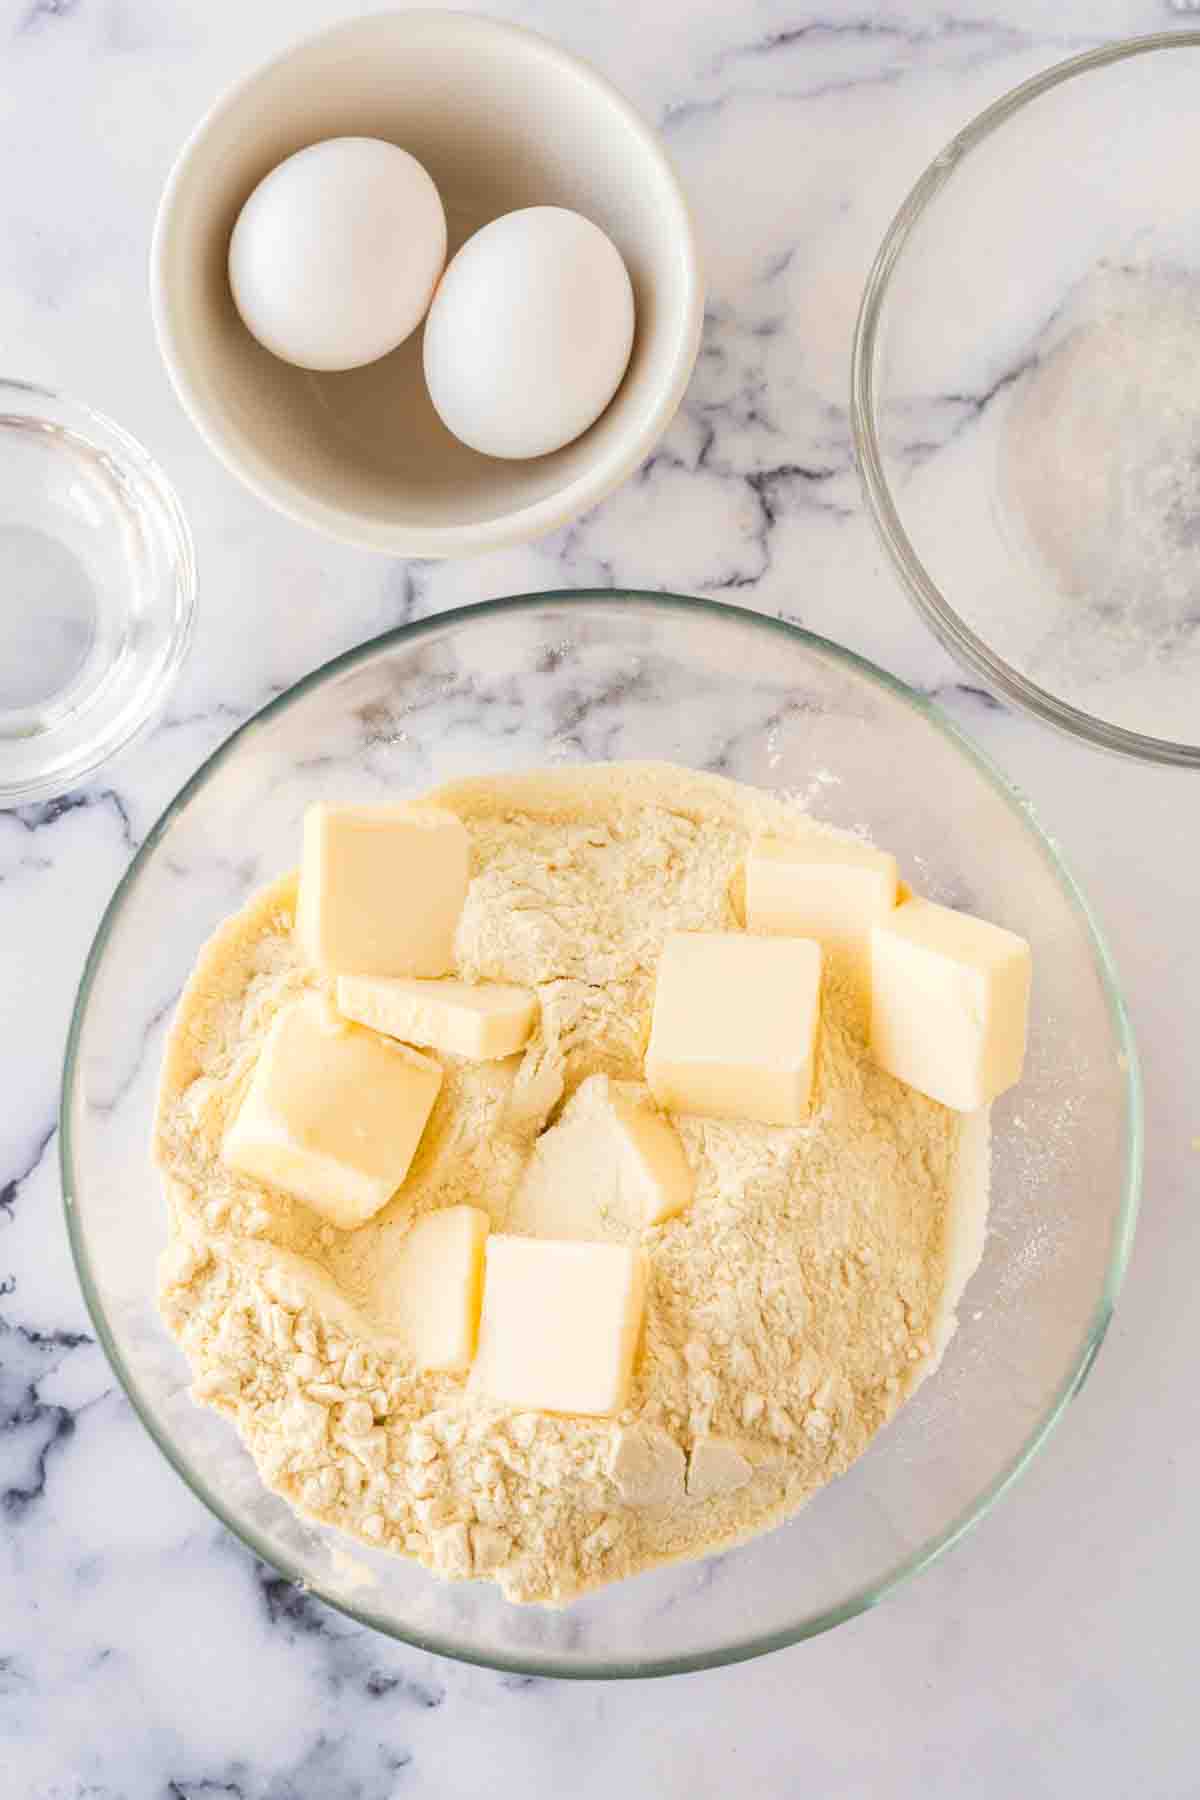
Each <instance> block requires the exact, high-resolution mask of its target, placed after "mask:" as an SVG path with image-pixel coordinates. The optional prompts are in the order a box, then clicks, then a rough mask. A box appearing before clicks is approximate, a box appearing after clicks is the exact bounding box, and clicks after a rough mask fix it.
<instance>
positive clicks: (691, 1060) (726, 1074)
mask: <svg viewBox="0 0 1200 1800" xmlns="http://www.w3.org/2000/svg"><path fill="white" fill-rule="evenodd" d="M820 989H821V949H820V945H818V944H814V943H812V942H811V941H810V940H809V939H807V938H790V937H751V936H750V935H749V934H748V933H746V932H740V931H676V932H673V933H672V934H671V935H670V936H669V937H668V938H667V941H666V943H665V944H664V946H663V953H662V957H661V959H660V961H659V965H658V983H657V986H656V989H655V994H654V1018H653V1023H652V1026H651V1030H650V1045H649V1048H648V1050H647V1052H646V1080H647V1081H648V1082H649V1084H650V1088H651V1091H652V1092H653V1094H654V1097H655V1099H656V1100H657V1101H658V1103H659V1105H660V1106H662V1107H665V1108H666V1109H667V1111H668V1112H677V1113H700V1114H707V1115H709V1116H710V1117H712V1118H719V1119H755V1120H758V1121H759V1122H760V1123H761V1124H764V1125H796V1124H799V1123H800V1121H801V1120H803V1119H804V1118H805V1117H806V1115H807V1113H808V1109H809V1104H810V1101H811V1098H812V1081H813V1065H814V1061H815V1057H816V1042H817V1024H818V1020H819V1016H820Z"/></svg>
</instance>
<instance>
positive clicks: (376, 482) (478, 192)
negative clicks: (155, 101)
mask: <svg viewBox="0 0 1200 1800" xmlns="http://www.w3.org/2000/svg"><path fill="white" fill-rule="evenodd" d="M341 135H360V136H366V137H381V138H386V139H389V140H391V141H392V142H394V143H397V144H400V145H402V146H403V147H404V149H406V150H409V151H411V152H412V154H413V155H414V156H416V157H417V158H418V160H419V161H421V162H422V163H423V164H424V165H425V167H426V168H427V169H428V170H429V173H430V174H431V175H432V176H433V179H434V181H435V182H436V183H437V185H438V188H439V190H440V191H441V195H442V199H443V202H444V204H445V207H446V214H447V221H448V224H449V233H450V254H451V255H453V253H454V251H455V250H456V249H457V248H458V246H459V245H460V244H461V243H462V242H463V241H464V240H465V239H466V238H467V237H469V236H470V235H471V233H472V232H474V231H476V230H477V229H478V228H479V227H480V226H481V225H483V224H485V223H486V222H487V221H488V220H490V219H494V218H496V217H497V216H498V215H500V214H501V213H506V212H510V211H512V210H514V209H515V208H517V207H522V206H530V205H537V204H541V205H552V206H567V207H573V208H574V209H575V210H577V211H578V212H581V213H584V214H586V215H587V217H588V218H590V219H593V220H594V221H595V223H596V224H597V225H599V226H601V228H602V229H603V230H604V231H606V232H607V233H608V235H609V236H610V237H611V238H612V240H613V242H614V243H615V244H616V245H617V248H618V249H619V250H620V252H621V254H622V256H623V257H624V258H625V262H626V265H627V267H628V269H629V273H630V276H631V279H632V281H633V288H634V294H635V298H636V302H637V331H636V336H635V338H634V346H633V355H632V358H631V361H630V364H629V369H628V371H627V373H626V376H625V379H624V381H623V382H622V384H621V387H620V388H619V390H618V392H617V394H616V397H615V398H614V400H613V401H612V403H611V405H610V406H609V407H608V409H607V411H606V412H605V413H604V414H603V415H602V416H601V418H600V419H599V420H597V422H596V424H595V425H593V426H592V428H591V430H589V431H587V432H585V433H584V435H583V436H582V437H581V438H578V439H577V440H576V441H575V442H574V443H573V444H568V445H567V446H566V447H565V448H564V449H562V450H559V451H556V452H555V453H554V454H553V455H550V456H543V457H538V458H537V459H535V460H533V461H529V462H501V461H496V460H493V459H491V458H488V457H485V456H480V455H479V454H478V453H477V452H475V451H473V450H470V449H468V448H467V446H466V445H464V444H460V443H459V442H458V441H457V440H456V439H455V438H453V437H452V436H451V435H450V433H449V432H448V431H447V430H446V429H445V427H444V426H443V425H442V424H441V422H440V420H439V419H438V417H437V415H436V413H435V412H434V410H433V407H432V405H431V403H430V401H429V397H428V394H427V393H426V390H425V384H424V378H423V375H422V372H421V335H422V334H421V333H420V332H415V333H414V334H413V335H412V337H411V338H409V340H408V341H407V343H405V344H402V345H401V346H400V348H399V349H398V350H395V351H393V352H392V354H391V355H390V356H388V357H385V358H384V359H383V360H382V361H380V362H377V363H372V364H370V365H368V366H367V367H366V368H362V369H354V370H348V371H345V372H342V373H335V374H328V373H314V372H312V371H309V370H304V369H298V368H293V367H291V366H289V365H288V364H286V363H283V362H280V361H279V360H278V359H277V358H276V357H274V356H272V355H271V354H270V353H269V352H268V351H266V350H264V349H263V348H262V347H261V346H260V345H259V344H257V343H256V342H255V340H254V339H253V338H252V337H251V336H250V334H249V332H248V331H247V330H246V328H245V326H244V325H243V324H242V322H241V320H240V318H239V317H238V314H237V312H236V310H235V308H234V305H233V300H232V296H231V294H230V290H229V282H228V277H227V271H226V262H227V255H228V248H229V237H230V233H231V231H232V229H233V225H234V222H235V220H236V218H237V215H238V213H239V211H240V210H241V207H242V205H243V203H244V201H245V200H246V198H247V196H248V195H249V194H250V192H251V191H252V189H253V188H254V187H255V186H256V185H257V183H258V182H259V181H260V180H261V179H262V177H263V176H264V175H265V174H266V173H267V172H268V170H270V169H272V168H273V167H274V166H275V165H276V164H277V163H279V162H281V161H282V160H283V158H284V157H286V156H290V155H291V154H292V152H293V151H295V150H299V149H302V148H303V147H304V146H306V145H308V144H312V143H316V142H318V141H319V140H320V139H323V138H329V137H338V136H341ZM151 289H152V300H153V307H154V319H155V326H156V329H157V332H158V338H159V344H160V346H161V349H162V353H163V357H164V359H165V361H166V364H167V368H168V369H169V371H170V374H171V377H172V379H173V381H174V383H175V387H176V390H177V391H178V394H179V397H180V399H181V400H182V402H183V404H184V406H185V407H186V409H187V411H188V413H189V414H190V416H191V418H192V420H193V422H194V423H195V425H196V426H197V427H198V429H199V430H200V432H201V433H202V434H203V436H204V437H205V439H206V440H207V441H208V443H209V445H210V446H211V447H212V449H213V450H215V451H216V453H217V455H218V456H220V457H221V458H222V460H223V461H224V462H225V463H226V464H227V465H228V467H229V468H230V469H232V470H233V472H234V473H235V474H237V475H238V476H240V477H241V479H242V480H243V481H244V482H246V483H247V485H248V486H249V487H251V488H252V489H253V490H254V492H255V493H257V494H258V495H259V496H260V497H261V498H262V499H264V500H266V501H268V502H269V503H270V504H271V505H272V506H276V507H278V508H279V509H280V511H282V512H284V513H286V514H288V516H289V517H291V518H294V519H296V520H298V521H299V522H300V523H302V524H306V525H311V526H314V527H316V528H317V529H318V530H321V531H324V532H326V533H328V534H329V535H330V536H331V537H335V538H340V539H342V540H343V541H347V542H350V543H354V544H358V545H361V546H363V547H365V548H369V549H374V550H382V551H386V552H388V553H390V554H392V555H396V556H461V555H467V554H471V553H473V552H477V551H480V550H485V549H491V548H494V547H495V546H498V545H502V544H511V543H517V542H520V541H522V540H525V539H528V538H534V537H538V536H540V535H541V534H543V533H545V532H547V531H550V530H553V529H554V528H555V527H556V526H559V525H562V524H565V523H566V522H567V521H568V520H570V519H572V518H574V517H576V516H577V515H578V514H579V513H581V512H583V511H585V510H586V509H587V508H588V507H590V506H593V505H595V503H596V502H597V501H598V500H600V499H601V498H602V497H603V495H605V494H606V493H608V492H609V491H610V490H611V489H612V488H614V487H616V486H617V485H618V484H619V483H620V482H621V481H623V480H624V479H625V478H626V476H628V475H629V474H630V473H631V472H632V471H633V470H634V469H635V468H636V467H637V466H638V464H639V463H640V462H642V461H643V460H644V459H645V457H646V456H648V455H649V453H650V451H651V449H652V448H653V446H654V444H655V443H656V441H657V440H658V438H659V437H660V435H661V434H662V432H663V430H664V429H665V427H666V426H667V424H668V422H669V421H670V419H671V418H672V416H673V414H674V412H675V410H676V408H677V406H678V405H679V401H680V398H681V396H682V394H683V390H684V388H685V387H686V385H687V381H688V378H689V376H690V374H691V371H692V366H693V364H694V362H695V359H696V352H697V348H698V345H699V338H700V326H701V321H702V316H703V283H702V280H701V275H700V269H699V263H698V258H697V251H696V243H695V237H694V234H693V230H692V224H691V220H690V217H689V214H688V208H687V203H686V201H685V200H684V197H683V194H682V192H681V190H680V187H679V184H678V182H677V180H676V178H675V175H674V173H673V172H672V170H671V167H670V165H669V163H668V162H667V159H666V157H665V155H664V154H663V151H662V148H661V146H660V145H659V143H658V140H657V139H656V137H655V136H654V133H653V132H652V131H651V130H650V129H649V127H648V126H647V125H646V124H645V122H644V121H643V120H642V119H641V118H640V117H639V116H638V114H637V113H635V112H634V110H633V109H632V107H630V106H629V104H628V103H627V102H626V101H625V100H624V99H623V98H622V97H621V95H620V94H618V93H617V92H616V91H615V89H613V88H612V87H611V86H610V85H609V84H608V82H606V81H605V80H603V79H602V78H601V77H600V76H599V75H597V74H596V73H595V72H594V71H593V70H592V69H590V68H588V67H587V65H586V64H584V63H581V62H580V61H578V59H577V58H575V57H573V56H570V55H568V54H567V53H566V52H565V51H563V50H560V49H558V48H556V46H554V45H553V44H550V43H548V42H546V40H545V39H543V38H540V37H536V36H535V35H534V34H533V33H531V32H528V31H523V30H520V29H518V28H517V27H515V26H512V25H506V24H501V23H499V22H497V21H496V20H492V19H484V18H480V17H476V16H475V15H473V14H469V13H435V12H423V11H422V12H395V13H384V14H379V15H377V16H375V17H373V18H361V19H353V20H350V21H348V22H347V23H345V24H343V25H339V26H336V27H335V28H334V29H333V30H332V31H327V32H324V33H323V34H322V35H321V36H319V37H315V38H311V39H309V40H308V41H307V42H305V43H302V44H299V45H296V46H295V47H293V48H292V49H289V50H287V51H285V52H284V54H283V55H281V56H279V57H277V58H276V59H275V60H274V61H273V62H271V63H268V64H267V65H266V67H264V68H262V69H259V70H258V71H257V72H256V73H254V74H252V75H250V76H249V77H247V78H246V79H245V80H244V81H242V82H241V83H240V84H239V85H238V86H236V87H235V88H234V89H233V90H232V91H231V92H230V93H228V94H226V95H225V97H224V98H223V99H221V100H220V101H219V102H218V103H217V105H216V106H215V107H214V108H213V110H212V111H211V112H210V113H209V115H208V117H207V118H206V119H204V120H203V121H202V122H201V124H200V125H199V127H198V128H197V130H196V131H195V132H194V133H193V135H192V137H191V138H190V139H189V141H188V142H187V144H186V145H185V147H184V149H183V151H182V153H181V154H180V157H179V160H178V161H177V163H176V165H175V168H174V170H173V171H172V173H171V176H170V179H169V180H168V182H167V186H166V190H165V192H164V194H163V199H162V204H161V207H160V210H159V216H158V223H157V226H156V229H155V234H154V246H153V251H152V255H151Z"/></svg>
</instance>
